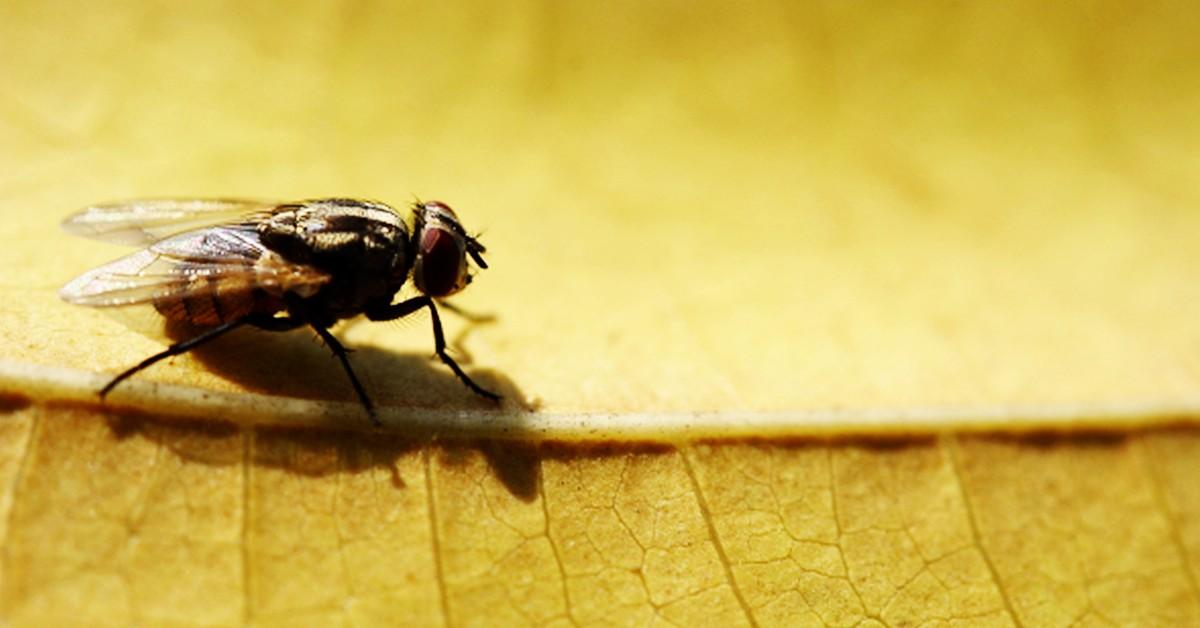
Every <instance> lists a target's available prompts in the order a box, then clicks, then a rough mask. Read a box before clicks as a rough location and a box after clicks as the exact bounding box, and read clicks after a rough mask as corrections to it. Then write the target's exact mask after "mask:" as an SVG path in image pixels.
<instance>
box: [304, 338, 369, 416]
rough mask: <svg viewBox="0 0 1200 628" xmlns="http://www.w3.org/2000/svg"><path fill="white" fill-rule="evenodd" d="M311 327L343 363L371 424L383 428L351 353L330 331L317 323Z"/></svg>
mask: <svg viewBox="0 0 1200 628" xmlns="http://www.w3.org/2000/svg"><path fill="white" fill-rule="evenodd" d="M311 327H312V328H313V329H314V330H315V331H316V332H317V335H318V336H320V337H321V340H323V341H324V342H325V346H327V347H329V350H330V351H332V352H333V355H335V356H337V359H338V360H340V361H341V363H342V368H343V369H344V370H345V371H346V375H347V376H349V377H350V384H352V385H353V386H354V392H355V393H357V394H358V400H359V401H361V402H362V405H363V407H364V408H366V410H367V416H368V417H370V419H371V423H374V424H375V427H381V426H382V425H383V423H380V422H379V417H378V416H376V414H375V404H373V403H371V398H370V397H368V396H367V391H366V390H365V389H363V386H362V384H361V383H360V382H359V381H358V376H357V375H355V374H354V369H353V368H351V367H350V357H349V354H350V352H349V351H347V350H346V347H343V346H342V343H341V342H339V341H338V339H337V338H336V337H334V335H333V334H331V333H329V330H328V329H326V328H324V327H321V326H320V325H317V324H315V323H314V324H311Z"/></svg>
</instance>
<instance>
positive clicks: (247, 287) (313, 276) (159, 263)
mask: <svg viewBox="0 0 1200 628" xmlns="http://www.w3.org/2000/svg"><path fill="white" fill-rule="evenodd" d="M329 279H330V277H329V275H328V274H326V273H325V272H323V271H321V270H318V269H316V268H313V267H312V266H306V265H303V264H294V263H292V262H289V261H287V260H285V259H283V258H282V257H281V256H279V254H277V253H275V252H274V251H271V250H270V249H268V248H267V247H266V246H264V245H263V243H262V241H261V240H260V239H259V237H258V232H257V231H255V229H254V227H253V226H251V225H225V226H220V227H213V228H210V229H197V230H194V231H188V232H184V233H180V234H178V235H175V236H171V237H168V238H166V239H164V240H160V241H158V242H156V243H154V244H153V245H151V246H150V247H148V248H145V249H142V250H140V251H138V252H136V253H132V254H130V255H126V256H125V257H122V258H120V259H118V260H115V261H112V262H109V263H108V264H105V265H103V266H100V267H99V268H95V269H92V270H90V271H88V272H86V273H84V274H82V275H80V276H79V277H76V278H75V279H73V280H72V281H71V282H70V283H68V284H67V285H65V286H63V288H62V289H61V290H60V291H59V296H61V297H62V298H63V299H64V300H65V301H69V302H71V303H77V304H79V305H90V306H94V307H109V306H121V305H135V304H139V303H153V302H156V301H164V300H168V299H178V298H187V297H192V296H197V295H201V294H206V295H216V294H237V293H249V292H250V291H253V290H256V289H261V290H264V291H266V292H267V293H269V294H273V295H276V296H282V295H283V294H284V293H288V292H293V293H296V294H299V295H300V296H310V295H312V294H313V293H315V292H316V291H317V289H318V288H320V287H321V286H322V285H324V284H325V283H327V282H328V281H329Z"/></svg>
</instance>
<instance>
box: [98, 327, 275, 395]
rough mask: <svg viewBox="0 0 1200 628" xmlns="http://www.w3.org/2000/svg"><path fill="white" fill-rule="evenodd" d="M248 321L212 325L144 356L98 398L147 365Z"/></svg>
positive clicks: (186, 350)
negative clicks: (150, 354) (210, 327)
mask: <svg viewBox="0 0 1200 628" xmlns="http://www.w3.org/2000/svg"><path fill="white" fill-rule="evenodd" d="M250 322H251V319H250V318H239V319H238V320H235V321H229V322H228V323H223V324H221V325H218V326H217V327H213V328H212V329H208V330H205V331H204V333H202V334H200V335H198V336H195V337H194V338H188V339H187V340H183V341H181V342H177V343H175V344H173V345H171V346H169V347H167V348H166V349H164V350H163V351H160V352H159V353H155V354H154V355H152V356H150V357H148V358H146V359H145V360H142V361H141V362H138V363H137V365H136V366H134V367H132V368H128V369H125V371H124V372H123V373H121V374H120V375H118V376H116V377H114V378H113V379H112V381H110V382H109V383H108V384H107V385H106V386H105V387H104V388H101V389H100V398H101V399H103V398H104V397H105V395H107V394H108V393H110V392H112V389H113V388H116V387H117V384H120V383H121V382H123V381H125V380H126V379H128V378H129V377H130V376H132V375H133V374H135V373H137V372H138V371H141V370H142V369H145V368H148V367H150V366H152V365H154V364H155V363H156V362H158V361H160V360H163V359H166V358H169V357H171V356H173V355H180V354H182V353H187V352H188V351H191V350H192V349H195V348H196V347H199V346H200V345H202V344H205V343H206V342H209V341H211V340H216V339H217V338H220V337H221V336H223V335H225V334H226V333H227V332H231V331H233V330H235V329H237V328H238V327H241V326H242V325H245V324H247V323H250Z"/></svg>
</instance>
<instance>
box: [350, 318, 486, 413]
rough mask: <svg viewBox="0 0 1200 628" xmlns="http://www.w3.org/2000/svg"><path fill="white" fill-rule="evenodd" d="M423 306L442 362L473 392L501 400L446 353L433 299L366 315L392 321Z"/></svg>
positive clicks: (444, 338) (444, 340) (444, 337)
mask: <svg viewBox="0 0 1200 628" xmlns="http://www.w3.org/2000/svg"><path fill="white" fill-rule="evenodd" d="M423 307H428V308H429V316H430V317H431V318H432V319H433V349H434V351H436V352H437V355H438V357H439V358H441V360H442V362H443V363H444V364H445V365H446V366H448V367H450V370H451V371H454V374H455V375H457V376H458V379H460V380H462V383H463V384H466V386H467V388H470V389H471V392H474V393H475V394H477V395H479V396H480V397H485V398H487V399H491V400H492V401H500V395H497V394H496V393H494V392H491V391H490V390H486V389H484V388H482V387H480V386H479V385H478V384H476V383H475V382H473V381H471V378H470V377H467V374H466V373H464V372H463V370H462V368H460V367H459V366H458V363H457V362H455V361H454V359H453V358H451V357H450V354H448V353H446V336H445V335H444V334H443V333H442V319H441V317H440V316H438V311H437V306H436V305H434V304H433V299H431V298H429V297H428V296H420V297H413V298H411V299H408V300H407V301H401V302H399V303H395V304H390V305H387V306H385V307H381V308H376V309H371V310H367V311H366V315H367V318H368V319H369V320H373V321H391V320H396V319H397V318H402V317H404V316H408V315H409V314H412V313H413V312H416V311H417V310H419V309H421V308H423Z"/></svg>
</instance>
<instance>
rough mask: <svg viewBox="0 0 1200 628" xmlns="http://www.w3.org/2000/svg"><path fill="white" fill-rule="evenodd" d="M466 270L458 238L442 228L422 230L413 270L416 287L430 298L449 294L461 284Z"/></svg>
mask: <svg viewBox="0 0 1200 628" xmlns="http://www.w3.org/2000/svg"><path fill="white" fill-rule="evenodd" d="M466 272H467V268H466V247H464V246H463V242H462V238H461V237H460V236H459V235H458V234H456V233H453V232H451V231H447V230H445V229H439V228H428V229H425V232H424V233H423V234H421V243H420V247H419V248H418V249H417V263H416V267H415V268H414V269H413V279H414V280H415V281H416V284H417V289H419V290H420V291H421V292H424V293H425V294H427V295H429V296H431V297H443V296H446V295H450V294H453V293H455V292H458V291H459V290H460V289H461V288H462V287H463V285H465V283H466V281H465V280H466Z"/></svg>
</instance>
